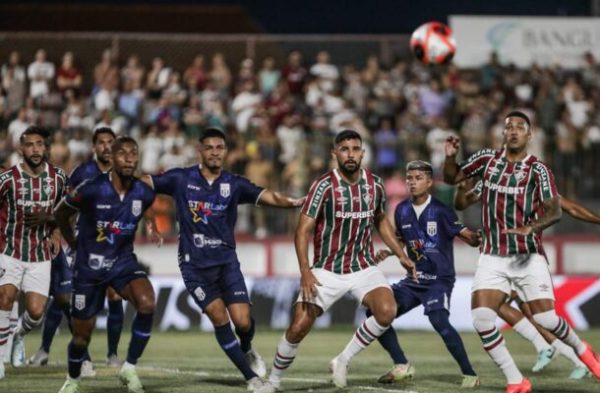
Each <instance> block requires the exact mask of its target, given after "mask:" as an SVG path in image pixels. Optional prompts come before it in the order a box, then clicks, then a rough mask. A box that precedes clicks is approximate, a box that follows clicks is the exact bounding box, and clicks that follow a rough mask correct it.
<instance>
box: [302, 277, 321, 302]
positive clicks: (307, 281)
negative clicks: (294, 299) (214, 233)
mask: <svg viewBox="0 0 600 393" xmlns="http://www.w3.org/2000/svg"><path fill="white" fill-rule="evenodd" d="M317 286H319V287H320V286H321V283H320V282H319V280H317V278H316V277H315V275H314V274H313V272H312V270H310V269H308V270H305V271H304V272H302V275H301V277H300V290H301V291H302V301H304V302H307V303H312V301H313V300H314V298H315V297H316V296H317V292H318V290H317Z"/></svg>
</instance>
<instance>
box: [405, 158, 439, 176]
mask: <svg viewBox="0 0 600 393" xmlns="http://www.w3.org/2000/svg"><path fill="white" fill-rule="evenodd" d="M408 171H423V172H427V173H428V174H429V175H433V167H432V166H431V164H430V163H428V162H427V161H422V160H414V161H411V162H409V163H408V164H406V172H408Z"/></svg>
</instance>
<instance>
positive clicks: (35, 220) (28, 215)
mask: <svg viewBox="0 0 600 393" xmlns="http://www.w3.org/2000/svg"><path fill="white" fill-rule="evenodd" d="M53 219H54V217H53V216H52V214H51V213H48V212H46V211H45V210H35V211H30V212H25V214H24V218H23V222H24V223H25V226H26V227H30V228H31V227H37V226H40V225H44V224H47V223H49V222H50V221H52V220H53Z"/></svg>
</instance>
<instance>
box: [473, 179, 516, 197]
mask: <svg viewBox="0 0 600 393" xmlns="http://www.w3.org/2000/svg"><path fill="white" fill-rule="evenodd" d="M483 185H484V186H485V187H487V188H489V189H490V191H496V192H499V193H501V194H511V195H521V194H523V193H524V192H525V187H509V186H501V185H499V184H497V183H492V182H490V181H489V180H487V179H486V180H485V182H484V183H483Z"/></svg>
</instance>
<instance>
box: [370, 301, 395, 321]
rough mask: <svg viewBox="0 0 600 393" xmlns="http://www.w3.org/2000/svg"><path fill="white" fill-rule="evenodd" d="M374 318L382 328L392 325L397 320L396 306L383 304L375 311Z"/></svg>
mask: <svg viewBox="0 0 600 393" xmlns="http://www.w3.org/2000/svg"><path fill="white" fill-rule="evenodd" d="M373 317H374V318H375V320H376V321H377V323H378V324H380V325H381V326H388V325H391V323H392V322H394V318H396V305H395V304H390V305H388V304H382V305H381V306H380V307H378V308H377V309H376V310H373Z"/></svg>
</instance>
